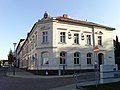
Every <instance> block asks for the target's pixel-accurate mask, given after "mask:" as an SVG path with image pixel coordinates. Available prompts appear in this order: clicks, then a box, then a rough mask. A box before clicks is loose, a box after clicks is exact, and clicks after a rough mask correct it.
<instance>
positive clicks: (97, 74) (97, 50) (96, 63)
mask: <svg viewBox="0 0 120 90" xmlns="http://www.w3.org/2000/svg"><path fill="white" fill-rule="evenodd" d="M93 51H94V54H95V56H96V58H95V57H94V58H95V63H94V69H95V72H96V87H97V85H98V80H99V72H98V68H99V67H98V60H97V53H98V52H99V48H98V46H95V47H94V48H93Z"/></svg>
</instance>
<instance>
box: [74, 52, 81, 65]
mask: <svg viewBox="0 0 120 90" xmlns="http://www.w3.org/2000/svg"><path fill="white" fill-rule="evenodd" d="M79 63H80V53H79V52H76V53H74V64H79Z"/></svg>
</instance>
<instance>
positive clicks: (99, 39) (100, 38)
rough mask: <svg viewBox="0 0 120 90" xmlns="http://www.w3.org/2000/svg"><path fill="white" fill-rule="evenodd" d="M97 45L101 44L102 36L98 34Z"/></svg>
mask: <svg viewBox="0 0 120 90" xmlns="http://www.w3.org/2000/svg"><path fill="white" fill-rule="evenodd" d="M98 45H102V36H98Z"/></svg>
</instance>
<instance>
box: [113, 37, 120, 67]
mask: <svg viewBox="0 0 120 90" xmlns="http://www.w3.org/2000/svg"><path fill="white" fill-rule="evenodd" d="M114 46H115V63H116V64H118V69H120V42H119V39H118V36H116V41H114Z"/></svg>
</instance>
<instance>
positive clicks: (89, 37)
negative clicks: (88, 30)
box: [87, 35, 91, 45]
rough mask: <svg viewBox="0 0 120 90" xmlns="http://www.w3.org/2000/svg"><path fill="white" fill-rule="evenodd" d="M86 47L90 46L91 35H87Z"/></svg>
mask: <svg viewBox="0 0 120 90" xmlns="http://www.w3.org/2000/svg"><path fill="white" fill-rule="evenodd" d="M87 45H91V35H87Z"/></svg>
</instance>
